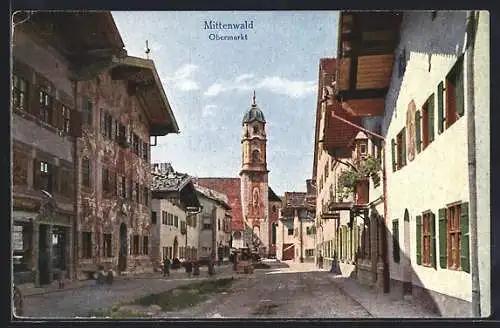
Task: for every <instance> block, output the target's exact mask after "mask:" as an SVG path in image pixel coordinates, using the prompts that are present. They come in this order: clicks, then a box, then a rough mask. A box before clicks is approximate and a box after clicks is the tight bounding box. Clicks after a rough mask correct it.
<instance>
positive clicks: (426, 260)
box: [421, 211, 433, 267]
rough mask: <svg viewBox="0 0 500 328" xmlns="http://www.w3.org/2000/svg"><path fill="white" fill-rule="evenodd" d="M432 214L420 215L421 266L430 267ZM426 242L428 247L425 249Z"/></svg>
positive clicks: (431, 264)
mask: <svg viewBox="0 0 500 328" xmlns="http://www.w3.org/2000/svg"><path fill="white" fill-rule="evenodd" d="M431 218H432V212H430V211H427V212H424V213H422V237H421V238H422V251H421V252H422V265H423V266H426V267H432V266H433V263H432V252H431V248H432V237H433V236H432V227H431V223H432V219H431ZM426 240H428V247H427V248H426Z"/></svg>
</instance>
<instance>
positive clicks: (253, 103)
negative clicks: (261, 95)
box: [252, 90, 257, 106]
mask: <svg viewBox="0 0 500 328" xmlns="http://www.w3.org/2000/svg"><path fill="white" fill-rule="evenodd" d="M255 105H257V104H256V103H255V90H254V91H253V102H252V106H255Z"/></svg>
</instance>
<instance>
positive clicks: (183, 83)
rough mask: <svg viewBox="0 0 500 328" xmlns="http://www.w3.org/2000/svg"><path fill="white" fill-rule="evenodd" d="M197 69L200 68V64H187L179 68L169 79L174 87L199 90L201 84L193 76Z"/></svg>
mask: <svg viewBox="0 0 500 328" xmlns="http://www.w3.org/2000/svg"><path fill="white" fill-rule="evenodd" d="M196 70H198V66H196V65H193V64H185V65H184V66H181V67H180V68H179V69H177V70H176V71H175V72H174V74H173V75H172V76H171V77H170V78H169V79H168V80H169V81H170V82H171V83H172V84H173V85H174V87H176V88H177V89H179V90H181V91H190V90H197V89H199V88H200V86H199V85H198V83H197V82H196V81H195V80H194V78H193V75H194V73H195V72H196Z"/></svg>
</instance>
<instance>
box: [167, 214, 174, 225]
mask: <svg viewBox="0 0 500 328" xmlns="http://www.w3.org/2000/svg"><path fill="white" fill-rule="evenodd" d="M167 225H169V226H173V225H174V219H173V215H172V214H171V213H167Z"/></svg>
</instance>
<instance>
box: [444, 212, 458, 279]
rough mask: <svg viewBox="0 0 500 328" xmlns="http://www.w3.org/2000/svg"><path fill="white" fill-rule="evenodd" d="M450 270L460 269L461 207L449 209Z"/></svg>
mask: <svg viewBox="0 0 500 328" xmlns="http://www.w3.org/2000/svg"><path fill="white" fill-rule="evenodd" d="M446 212H447V216H448V245H449V246H448V268H449V269H452V270H459V269H460V238H461V231H460V205H454V206H450V207H448V209H447V210H446Z"/></svg>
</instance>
